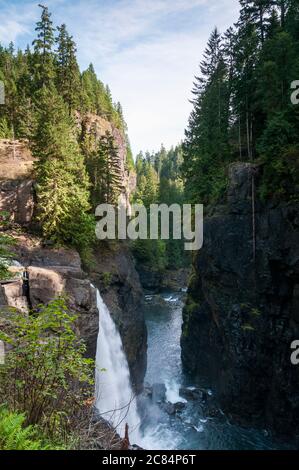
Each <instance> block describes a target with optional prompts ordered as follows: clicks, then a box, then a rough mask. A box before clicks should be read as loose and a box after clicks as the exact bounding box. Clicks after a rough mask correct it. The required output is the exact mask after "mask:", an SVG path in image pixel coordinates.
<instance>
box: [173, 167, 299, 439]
mask: <svg viewBox="0 0 299 470" xmlns="http://www.w3.org/2000/svg"><path fill="white" fill-rule="evenodd" d="M256 171H257V169H256V168H255V167H253V166H252V165H250V164H244V163H239V164H238V163H237V164H234V165H233V166H232V167H231V168H230V185H229V190H228V194H227V203H226V204H225V205H223V206H218V207H216V208H215V209H214V212H213V213H212V214H210V215H209V216H208V217H207V218H205V220H204V246H203V248H202V250H201V251H200V252H199V253H198V255H197V257H196V259H195V262H194V273H193V275H192V279H191V283H190V286H189V292H188V299H187V303H186V306H185V308H184V313H183V316H184V324H183V332H182V339H181V344H182V359H183V363H184V367H185V370H188V371H189V372H191V373H193V374H196V375H197V376H198V378H199V380H205V381H206V382H207V383H208V384H209V385H210V386H212V387H214V389H215V392H216V393H217V394H218V398H219V400H220V403H221V405H222V407H223V409H224V410H225V411H226V412H228V413H230V414H231V415H233V417H234V418H235V419H238V420H239V421H241V422H246V423H251V424H253V423H254V424H257V425H261V426H269V427H271V428H272V429H274V430H275V431H276V432H277V433H280V434H287V435H293V436H294V435H296V433H297V434H298V433H299V394H298V390H299V367H295V366H294V365H292V364H291V361H290V356H291V349H290V345H291V342H292V341H293V340H295V339H299V310H298V306H299V303H298V294H299V217H298V214H299V212H298V209H299V207H298V204H295V203H294V204H282V203H281V204H274V203H273V204H271V203H269V204H261V203H257V204H256V217H255V222H256V258H255V260H254V257H253V224H252V221H253V218H252V205H251V177H252V174H253V173H254V174H256ZM255 178H256V180H257V177H255Z"/></svg>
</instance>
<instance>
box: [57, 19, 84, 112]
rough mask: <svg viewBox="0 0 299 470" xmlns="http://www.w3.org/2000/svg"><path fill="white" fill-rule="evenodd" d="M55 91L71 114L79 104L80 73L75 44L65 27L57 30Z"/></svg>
mask: <svg viewBox="0 0 299 470" xmlns="http://www.w3.org/2000/svg"><path fill="white" fill-rule="evenodd" d="M57 29H58V32H59V35H58V37H57V39H56V43H57V53H56V61H57V78H56V81H57V89H58V91H59V93H60V94H61V95H62V97H63V99H64V101H65V102H66V103H67V105H68V107H69V112H70V114H71V112H72V111H74V110H75V109H76V108H78V107H79V103H80V92H81V84H80V71H79V66H78V63H77V58H76V51H77V49H76V44H75V42H74V40H73V38H72V36H70V35H69V33H68V32H67V29H66V25H65V24H63V25H61V26H60V27H58V28H57Z"/></svg>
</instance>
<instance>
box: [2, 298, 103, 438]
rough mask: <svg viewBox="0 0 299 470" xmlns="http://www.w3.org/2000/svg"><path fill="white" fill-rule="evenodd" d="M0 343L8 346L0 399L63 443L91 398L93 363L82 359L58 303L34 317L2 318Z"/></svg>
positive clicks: (68, 315)
mask: <svg viewBox="0 0 299 470" xmlns="http://www.w3.org/2000/svg"><path fill="white" fill-rule="evenodd" d="M3 315H5V316H6V322H5V324H6V326H5V328H4V329H3V330H2V331H0V340H2V341H4V342H5V343H6V344H7V345H9V346H10V347H11V349H9V348H8V352H7V353H6V357H5V364H4V365H2V366H1V367H0V396H1V397H5V403H6V405H7V407H8V409H9V410H11V411H13V412H15V411H17V412H21V413H24V414H25V416H26V418H25V425H26V426H28V425H39V427H40V429H41V431H42V432H43V433H45V435H47V436H49V437H51V439H54V440H58V441H60V440H61V439H63V440H65V439H66V438H68V435H69V434H71V433H72V432H73V429H74V427H76V423H77V421H76V420H78V419H79V418H80V416H81V417H82V416H83V413H84V411H86V405H85V400H86V398H89V397H90V396H91V395H92V394H93V383H94V380H93V373H94V361H93V360H91V359H86V358H84V354H85V350H86V347H85V345H84V344H83V343H82V341H80V340H78V338H77V335H76V333H75V331H74V330H75V328H74V324H75V321H76V318H77V317H76V315H75V314H74V313H72V312H70V311H69V310H68V308H67V306H66V303H65V300H64V299H63V298H58V299H56V300H54V301H52V302H51V303H50V304H49V305H47V306H41V307H40V308H39V310H38V312H35V313H33V314H31V315H24V313H19V312H17V311H14V310H12V311H10V312H8V313H6V314H4V313H3Z"/></svg>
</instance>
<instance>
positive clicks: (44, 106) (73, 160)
mask: <svg viewBox="0 0 299 470" xmlns="http://www.w3.org/2000/svg"><path fill="white" fill-rule="evenodd" d="M40 8H41V19H40V21H39V22H38V23H37V25H36V28H35V36H36V38H35V39H34V40H33V42H32V45H31V47H30V46H27V48H26V50H25V51H22V50H15V47H14V45H13V44H10V45H9V47H8V48H6V47H3V46H1V45H0V80H2V81H3V82H4V86H5V106H1V107H0V138H2V139H4V138H5V139H13V140H15V139H28V140H29V144H30V147H31V150H32V152H33V155H34V157H35V158H36V164H35V173H36V175H35V176H36V183H37V185H36V191H37V201H38V214H37V220H38V221H39V224H41V226H42V231H43V235H44V237H46V238H47V239H49V240H52V241H53V242H56V243H67V244H72V245H74V246H75V247H77V248H84V247H86V246H87V245H89V244H90V243H91V242H92V239H93V237H94V217H93V215H92V214H93V210H94V207H95V206H96V205H97V204H100V203H102V202H111V203H115V202H116V201H117V199H118V196H119V195H120V192H121V186H122V181H121V178H122V172H121V169H120V162H119V157H118V152H117V150H118V149H117V143H116V142H115V141H114V136H113V135H112V133H111V132H109V131H107V132H106V134H105V135H102V136H99V135H98V134H97V131H96V129H95V128H94V126H93V122H92V121H93V120H95V118H92V119H90V121H91V125H90V126H89V129H86V128H85V127H86V126H84V116H89V117H90V116H93V115H94V116H98V117H101V118H103V119H105V120H106V121H108V122H109V123H111V125H112V126H113V128H116V129H118V130H119V132H120V133H121V134H122V135H123V140H124V142H125V145H126V146H127V151H126V153H127V155H126V165H127V167H128V169H129V168H132V167H133V160H132V154H131V150H130V145H129V140H128V137H127V133H126V124H125V121H124V118H123V113H122V108H121V105H120V104H119V103H116V104H115V103H113V101H112V97H111V93H110V90H109V88H108V87H105V86H104V84H103V83H102V82H101V81H100V80H99V79H98V78H97V76H96V73H95V71H94V68H93V66H92V64H91V65H90V66H89V67H88V69H87V70H85V71H83V72H80V69H79V66H78V62H77V58H76V44H75V42H74V39H73V37H72V36H71V35H70V34H69V33H68V31H67V28H66V26H65V24H63V25H61V26H59V27H57V28H55V27H54V26H53V21H52V19H51V14H50V12H49V11H48V8H47V7H46V6H42V5H40ZM79 121H80V122H82V123H83V124H82V125H81V126H79V125H78V122H79Z"/></svg>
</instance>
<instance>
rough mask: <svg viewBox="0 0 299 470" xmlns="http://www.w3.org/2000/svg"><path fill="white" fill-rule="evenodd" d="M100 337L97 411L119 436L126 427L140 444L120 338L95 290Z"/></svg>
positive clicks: (136, 417) (127, 369) (134, 402)
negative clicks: (126, 426)
mask: <svg viewBox="0 0 299 470" xmlns="http://www.w3.org/2000/svg"><path fill="white" fill-rule="evenodd" d="M97 307H98V311H99V334H98V342H97V354H96V407H97V409H98V410H99V412H100V414H101V416H102V417H103V418H104V419H106V420H107V421H109V422H110V423H111V424H112V425H113V426H114V427H115V428H116V430H117V432H118V433H119V435H120V436H122V437H123V436H124V434H125V425H126V423H127V424H128V426H129V437H130V441H131V443H138V441H139V432H138V429H139V425H140V418H139V415H138V412H137V405H136V399H135V397H134V394H133V390H132V387H131V382H130V372H129V367H128V362H127V359H126V356H125V353H124V350H123V346H122V341H121V337H120V334H119V332H118V330H117V328H116V326H115V324H114V322H113V320H112V318H111V315H110V312H109V310H108V307H107V306H106V304H105V303H104V301H103V299H102V297H101V294H100V292H99V291H98V289H97Z"/></svg>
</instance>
